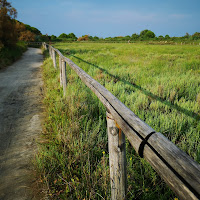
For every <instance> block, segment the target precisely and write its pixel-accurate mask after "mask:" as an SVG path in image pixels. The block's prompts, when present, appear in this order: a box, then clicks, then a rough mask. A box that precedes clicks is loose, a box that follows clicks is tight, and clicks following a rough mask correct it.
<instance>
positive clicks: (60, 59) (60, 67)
mask: <svg viewBox="0 0 200 200" xmlns="http://www.w3.org/2000/svg"><path fill="white" fill-rule="evenodd" d="M59 69H60V86H61V87H62V58H61V56H59Z"/></svg>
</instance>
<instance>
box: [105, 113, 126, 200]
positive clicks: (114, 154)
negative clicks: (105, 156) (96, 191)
mask: <svg viewBox="0 0 200 200" xmlns="http://www.w3.org/2000/svg"><path fill="white" fill-rule="evenodd" d="M106 118H107V132H108V149H109V165H110V182H111V200H125V199H126V194H127V174H126V143H125V135H124V134H123V133H122V131H121V129H120V127H119V126H118V125H117V124H116V122H115V120H114V119H113V117H112V115H111V114H110V113H108V112H106Z"/></svg>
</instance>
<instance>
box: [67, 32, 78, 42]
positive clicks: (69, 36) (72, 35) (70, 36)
mask: <svg viewBox="0 0 200 200" xmlns="http://www.w3.org/2000/svg"><path fill="white" fill-rule="evenodd" d="M67 37H68V38H71V39H73V40H77V37H76V35H75V34H74V33H70V34H68V35H67Z"/></svg>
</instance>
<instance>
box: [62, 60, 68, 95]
mask: <svg viewBox="0 0 200 200" xmlns="http://www.w3.org/2000/svg"><path fill="white" fill-rule="evenodd" d="M62 84H63V96H66V86H67V76H66V62H65V61H64V60H62Z"/></svg>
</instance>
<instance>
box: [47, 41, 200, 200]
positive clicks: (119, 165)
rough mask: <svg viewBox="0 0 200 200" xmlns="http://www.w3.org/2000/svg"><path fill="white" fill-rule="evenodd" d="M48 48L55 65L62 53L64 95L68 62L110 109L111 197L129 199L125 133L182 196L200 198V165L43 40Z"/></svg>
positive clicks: (188, 199)
mask: <svg viewBox="0 0 200 200" xmlns="http://www.w3.org/2000/svg"><path fill="white" fill-rule="evenodd" d="M43 47H44V48H45V49H48V50H49V54H50V56H51V58H52V60H53V64H54V67H55V68H57V64H56V55H58V56H59V69H60V84H61V86H62V87H63V92H64V95H65V91H66V85H67V76H66V75H67V74H66V64H68V65H69V66H70V67H71V69H73V70H74V71H75V72H76V73H77V75H78V76H79V77H80V79H81V80H82V81H83V82H84V83H85V84H86V85H87V86H88V87H89V88H90V89H91V90H92V91H93V92H94V93H95V95H96V96H97V97H98V98H99V100H100V101H101V102H102V103H103V105H104V106H105V107H106V109H107V116H106V118H107V132H108V140H109V141H108V146H109V165H110V181H111V199H112V200H116V199H119V200H122V199H126V192H127V177H126V151H125V136H126V137H127V139H128V140H129V142H130V143H131V145H132V146H133V147H134V149H135V151H136V152H137V153H138V154H139V155H140V156H141V157H142V158H145V159H146V160H147V161H148V162H149V163H150V165H151V166H152V167H153V168H154V169H155V171H156V172H157V173H158V174H159V175H160V176H161V177H162V178H163V179H164V181H165V182H166V183H167V184H168V185H169V187H170V188H171V189H172V190H173V191H174V192H175V193H176V194H177V196H178V197H179V198H180V199H184V200H190V199H196V200H197V199H200V165H199V164H198V163H197V162H195V161H194V160H193V159H192V158H191V157H189V156H188V155H187V154H186V153H185V152H183V151H182V150H180V149H179V148H178V147H177V146H176V145H174V144H173V143H172V142H171V141H169V140H168V139H167V138H166V137H165V136H163V135H162V134H161V133H159V132H156V131H155V130H154V129H153V128H151V127H150V126H149V125H148V124H146V123H145V122H144V121H142V120H141V119H140V118H139V117H138V116H136V115H135V114H134V113H133V112H132V111H131V110H130V109H129V108H127V107H126V106H125V105H124V104H123V103H122V102H120V101H119V100H118V99H117V98H116V97H115V96H114V95H113V94H112V93H110V92H109V91H108V90H107V89H106V88H105V87H103V86H102V85H101V84H100V83H98V82H97V81H96V80H94V79H93V78H92V77H90V76H89V75H88V74H87V73H86V72H85V71H83V70H82V69H81V68H80V67H78V66H77V65H76V64H74V63H73V62H72V61H71V60H70V59H68V58H66V57H64V56H63V55H62V54H61V52H60V51H59V50H57V49H55V48H53V47H52V46H51V45H48V44H46V43H43Z"/></svg>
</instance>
